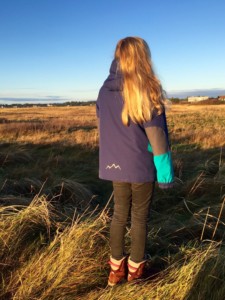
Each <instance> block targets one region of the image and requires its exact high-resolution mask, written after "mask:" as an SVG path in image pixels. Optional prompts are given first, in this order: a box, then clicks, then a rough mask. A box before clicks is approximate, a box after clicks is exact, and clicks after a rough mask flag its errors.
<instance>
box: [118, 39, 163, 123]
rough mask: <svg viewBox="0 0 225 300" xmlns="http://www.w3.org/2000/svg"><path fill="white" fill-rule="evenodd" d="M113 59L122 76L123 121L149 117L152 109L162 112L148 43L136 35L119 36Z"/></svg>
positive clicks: (142, 120) (161, 93)
mask: <svg viewBox="0 0 225 300" xmlns="http://www.w3.org/2000/svg"><path fill="white" fill-rule="evenodd" d="M115 59H117V60H118V62H119V70H120V72H121V73H122V75H123V83H122V94H123V100H124V105H123V111H122V122H123V124H124V125H126V126H128V125H129V119H131V120H132V121H133V122H134V123H143V122H145V121H148V120H151V118H152V114H153V111H157V113H158V114H160V113H162V112H163V111H164V109H165V108H164V100H165V97H164V94H163V90H162V87H161V84H160V81H159V79H158V78H157V77H156V75H155V73H154V71H153V67H152V62H151V53H150V49H149V47H148V44H147V43H146V42H145V41H144V40H143V39H141V38H139V37H127V38H124V39H121V40H120V41H119V42H118V43H117V46H116V50H115Z"/></svg>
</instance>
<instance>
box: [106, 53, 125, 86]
mask: <svg viewBox="0 0 225 300" xmlns="http://www.w3.org/2000/svg"><path fill="white" fill-rule="evenodd" d="M103 86H104V87H106V88H107V89H109V90H110V91H121V90H122V74H121V72H120V70H119V63H118V61H117V60H116V59H114V60H113V61H112V63H111V66H110V70H109V76H108V77H107V79H106V80H105V82H104V84H103Z"/></svg>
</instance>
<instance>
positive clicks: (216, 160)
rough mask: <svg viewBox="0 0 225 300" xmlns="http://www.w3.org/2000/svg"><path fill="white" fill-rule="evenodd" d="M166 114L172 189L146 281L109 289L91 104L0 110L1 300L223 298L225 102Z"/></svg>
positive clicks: (105, 193)
mask: <svg viewBox="0 0 225 300" xmlns="http://www.w3.org/2000/svg"><path fill="white" fill-rule="evenodd" d="M167 118H168V127H169V132H170V137H171V148H172V152H173V162H174V168H175V182H176V186H175V188H174V189H173V190H170V191H162V190H159V189H158V188H157V189H156V192H155V197H154V202H153V205H152V210H151V218H150V221H149V232H148V246H147V249H148V253H149V254H150V255H151V260H149V262H148V264H147V278H146V279H145V280H144V281H142V282H141V283H140V284H138V285H136V284H123V285H121V286H118V287H115V288H113V289H109V288H107V287H106V284H107V275H108V270H109V267H108V265H107V260H108V256H109V224H110V218H111V214H112V199H111V200H110V201H109V202H108V200H109V197H110V195H111V192H112V187H111V183H110V182H104V181H102V180H99V179H98V132H97V128H96V124H97V120H96V116H95V107H94V106H83V107H46V108H39V107H33V108H1V109H0V138H1V143H0V272H1V280H0V286H1V290H0V299H5V300H10V299H16V300H18V299H19V300H33V299H36V300H37V299H38V300H47V299H48V300H49V299H54V300H56V299H60V300H70V299H71V300H72V299H73V300H74V299H103V300H105V299H118V300H119V299H124V300H125V299H142V300H144V299H147V300H151V299H154V300H155V299H157V300H167V299H168V300H170V299H177V300H182V299H189V300H190V299H192V300H195V299H198V300H205V299H207V300H208V299H209V300H211V299H212V300H222V299H225V284H224V278H225V269H224V259H225V245H224V229H225V208H224V202H225V152H224V151H225V139H224V132H225V105H220V106H212V105H210V106H200V105H198V106H194V105H172V106H171V107H170V108H169V109H168V112H167ZM107 202H108V204H107ZM129 245H130V240H129V228H128V234H127V235H126V248H127V251H128V252H129Z"/></svg>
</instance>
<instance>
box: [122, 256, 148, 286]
mask: <svg viewBox="0 0 225 300" xmlns="http://www.w3.org/2000/svg"><path fill="white" fill-rule="evenodd" d="M145 264H146V261H143V262H141V263H140V264H135V265H136V266H135V267H134V266H133V264H132V265H131V263H130V260H129V261H128V276H127V281H128V282H130V281H133V280H136V279H141V278H142V277H143V274H144V268H145Z"/></svg>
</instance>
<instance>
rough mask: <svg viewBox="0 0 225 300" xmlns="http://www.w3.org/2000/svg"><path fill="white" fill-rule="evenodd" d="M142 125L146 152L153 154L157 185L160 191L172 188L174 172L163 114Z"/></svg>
mask: <svg viewBox="0 0 225 300" xmlns="http://www.w3.org/2000/svg"><path fill="white" fill-rule="evenodd" d="M143 125H144V128H145V132H146V134H147V136H148V139H149V144H148V151H150V152H152V153H153V160H154V164H155V168H156V172H157V181H158V185H159V187H160V188H162V189H167V188H170V187H173V185H174V184H173V183H174V171H173V164H172V158H171V152H170V146H169V138H168V129H167V123H166V116H165V113H163V114H161V115H157V116H155V117H153V119H152V120H151V121H148V122H145V123H144V124H143Z"/></svg>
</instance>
